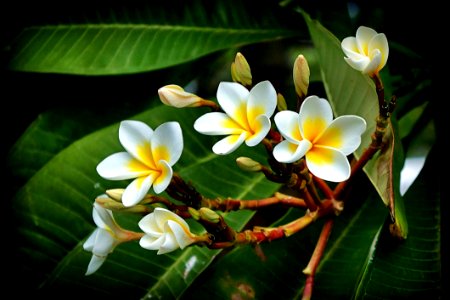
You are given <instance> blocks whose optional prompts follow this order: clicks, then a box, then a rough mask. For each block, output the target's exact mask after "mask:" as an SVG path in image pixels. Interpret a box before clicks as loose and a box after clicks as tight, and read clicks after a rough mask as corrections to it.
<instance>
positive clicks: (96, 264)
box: [85, 255, 106, 275]
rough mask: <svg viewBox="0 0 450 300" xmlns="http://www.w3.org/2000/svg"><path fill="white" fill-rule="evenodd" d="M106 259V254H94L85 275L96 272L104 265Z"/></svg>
mask: <svg viewBox="0 0 450 300" xmlns="http://www.w3.org/2000/svg"><path fill="white" fill-rule="evenodd" d="M105 260H106V256H97V255H92V257H91V260H90V262H89V265H88V267H87V271H86V273H85V275H91V274H93V273H95V272H96V271H97V270H98V269H99V268H100V267H101V266H102V265H103V263H104V262H105Z"/></svg>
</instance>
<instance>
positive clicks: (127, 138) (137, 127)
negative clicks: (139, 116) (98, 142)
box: [119, 121, 153, 166]
mask: <svg viewBox="0 0 450 300" xmlns="http://www.w3.org/2000/svg"><path fill="white" fill-rule="evenodd" d="M152 136H153V129H151V128H150V127H149V126H148V125H147V124H145V123H144V122H141V121H122V122H121V123H120V128H119V140H120V143H121V144H122V146H123V147H124V148H125V149H126V150H127V151H128V153H130V154H131V155H132V156H133V157H134V158H136V159H137V160H139V161H141V162H142V163H144V164H146V165H147V166H151V165H152V159H151V154H150V139H151V138H152Z"/></svg>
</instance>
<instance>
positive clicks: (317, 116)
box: [299, 96, 333, 142]
mask: <svg viewBox="0 0 450 300" xmlns="http://www.w3.org/2000/svg"><path fill="white" fill-rule="evenodd" d="M299 117H300V133H301V135H302V137H303V138H305V139H307V140H309V141H310V142H313V141H314V139H316V138H317V137H318V136H319V135H320V134H321V133H322V132H323V131H324V130H325V129H326V128H327V127H328V125H329V124H330V123H331V121H333V111H332V109H331V106H330V103H329V102H328V101H327V100H326V99H323V98H319V97H317V96H309V97H307V98H306V99H305V101H303V103H302V106H301V107H300V113H299Z"/></svg>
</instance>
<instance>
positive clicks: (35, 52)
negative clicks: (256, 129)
mask: <svg viewBox="0 0 450 300" xmlns="http://www.w3.org/2000/svg"><path fill="white" fill-rule="evenodd" d="M251 4H252V3H251V2H249V3H242V2H241V1H218V2H214V3H210V2H208V1H201V0H194V1H189V2H187V3H185V2H181V3H178V2H175V3H172V2H170V1H169V2H167V3H164V4H161V3H159V2H157V3H148V4H147V5H145V6H143V7H137V8H135V9H131V8H130V7H129V8H128V10H126V9H125V8H123V7H122V8H121V10H120V11H119V12H120V13H117V12H114V11H113V12H110V13H109V14H108V15H106V16H100V17H99V18H100V20H98V19H95V21H90V20H89V19H88V21H87V22H84V23H81V22H72V23H57V24H47V25H43V26H30V27H27V28H25V29H24V30H23V31H22V33H21V34H20V35H19V36H18V37H17V39H16V40H15V42H14V43H13V45H12V50H11V56H12V58H11V60H10V63H9V67H10V68H11V69H13V70H18V71H27V72H52V73H67V74H82V75H110V74H125V73H137V72H146V71H152V70H156V69H161V68H166V67H169V66H173V65H177V64H181V63H184V62H188V61H192V60H195V59H198V58H199V57H202V56H205V55H207V54H210V53H213V52H216V51H219V50H224V49H228V48H231V47H238V46H242V45H246V44H251V43H257V42H263V41H269V40H276V39H281V38H286V37H291V36H294V35H298V32H296V31H293V30H289V29H287V27H286V26H284V25H283V24H282V23H283V22H282V21H280V20H283V18H282V17H280V16H279V15H280V10H279V9H278V6H277V5H276V4H275V3H271V4H268V5H262V6H258V11H259V13H258V14H252V13H251V12H252V10H253V9H254V6H253V5H251ZM174 6H176V12H175V11H174V9H175V8H174ZM168 12H174V16H171V14H170V13H168ZM117 14H118V15H119V16H120V15H123V16H125V17H123V18H120V17H117V16H116V15H117ZM99 15H100V14H99ZM177 16H178V17H180V18H179V19H177ZM263 16H264V17H263ZM268 16H269V17H268ZM102 18H103V19H102Z"/></svg>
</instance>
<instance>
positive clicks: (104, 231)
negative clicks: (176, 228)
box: [83, 195, 140, 275]
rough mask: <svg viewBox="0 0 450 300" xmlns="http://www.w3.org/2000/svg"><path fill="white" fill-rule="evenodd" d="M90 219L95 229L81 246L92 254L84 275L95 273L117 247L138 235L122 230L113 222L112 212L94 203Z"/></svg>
mask: <svg viewBox="0 0 450 300" xmlns="http://www.w3.org/2000/svg"><path fill="white" fill-rule="evenodd" d="M105 197H107V196H106V195H105ZM92 217H93V219H94V222H95V224H96V225H97V228H96V229H95V230H94V232H92V234H91V235H90V236H89V238H88V239H87V240H86V242H84V244H83V248H84V250H86V251H89V252H92V258H91V261H90V262H89V266H88V268H87V271H86V275H90V274H92V273H94V272H95V271H97V270H98V269H99V268H100V267H101V265H102V264H103V262H104V261H105V260H106V257H107V256H108V254H109V253H111V252H113V250H114V248H116V246H117V245H119V244H120V243H123V242H126V241H129V240H132V239H134V238H135V237H136V234H138V233H134V232H131V231H128V230H124V229H122V228H121V227H120V226H119V225H117V223H116V221H115V220H114V217H113V214H112V212H111V211H110V210H108V209H105V208H103V207H102V206H100V205H99V204H98V203H96V202H94V208H93V209H92ZM138 235H139V234H138ZM139 236H140V235H139Z"/></svg>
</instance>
